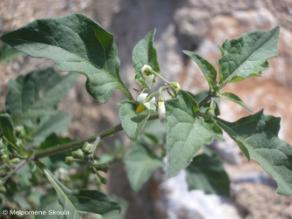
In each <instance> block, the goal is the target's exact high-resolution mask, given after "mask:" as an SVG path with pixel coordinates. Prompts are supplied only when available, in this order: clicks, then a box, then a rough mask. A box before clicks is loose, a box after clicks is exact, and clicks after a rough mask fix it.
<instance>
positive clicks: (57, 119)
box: [32, 112, 71, 145]
mask: <svg viewBox="0 0 292 219" xmlns="http://www.w3.org/2000/svg"><path fill="white" fill-rule="evenodd" d="M70 120H71V116H70V115H68V114H67V113H64V112H55V113H53V114H50V115H49V116H47V117H44V118H43V119H42V120H41V122H40V124H39V125H38V127H37V128H36V131H35V133H33V141H32V144H33V145H39V144H40V143H42V142H43V141H44V140H45V139H46V138H47V137H48V136H49V135H51V134H53V133H55V134H58V133H61V132H63V131H64V130H66V129H67V128H68V126H69V124H70Z"/></svg>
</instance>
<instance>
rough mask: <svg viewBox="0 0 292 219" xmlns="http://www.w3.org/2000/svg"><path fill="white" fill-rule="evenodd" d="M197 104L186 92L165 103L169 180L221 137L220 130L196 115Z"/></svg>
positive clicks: (181, 92)
mask: <svg viewBox="0 0 292 219" xmlns="http://www.w3.org/2000/svg"><path fill="white" fill-rule="evenodd" d="M196 104H197V103H196V102H195V100H194V98H193V97H192V96H191V95H189V94H188V93H187V92H184V91H180V92H179V94H178V96H177V98H176V99H173V100H170V101H168V102H167V103H166V126H167V134H166V149H167V167H166V171H167V174H168V176H175V175H176V174H178V172H179V171H180V170H182V169H184V168H185V167H187V166H188V165H189V163H190V162H191V160H192V159H193V157H194V156H195V155H196V153H197V152H198V151H199V150H200V148H201V147H202V146H204V145H206V144H210V143H211V142H212V141H213V140H214V139H215V138H217V137H219V136H220V135H221V130H220V128H218V127H217V126H216V125H215V124H213V123H209V122H206V121H205V120H204V119H203V118H202V117H200V116H198V115H196V114H195V113H194V110H193V109H194V105H196Z"/></svg>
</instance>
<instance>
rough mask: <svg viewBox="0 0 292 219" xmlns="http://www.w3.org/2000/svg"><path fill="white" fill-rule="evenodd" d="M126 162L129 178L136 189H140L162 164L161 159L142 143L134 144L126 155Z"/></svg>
mask: <svg viewBox="0 0 292 219" xmlns="http://www.w3.org/2000/svg"><path fill="white" fill-rule="evenodd" d="M124 163H125V166H126V170H127V172H128V179H129V181H130V185H131V187H132V189H133V190H134V191H136V192H137V191H139V190H140V189H141V187H142V186H143V184H144V183H145V182H146V181H147V180H148V179H149V178H150V176H151V175H152V174H153V172H154V171H155V170H156V169H158V168H159V167H161V166H162V162H161V160H159V159H158V158H157V157H155V156H154V155H153V154H152V153H151V151H149V150H148V149H147V148H146V147H145V146H143V145H142V144H140V143H136V144H134V145H132V150H131V151H130V152H129V153H128V154H127V155H126V156H125V158H124Z"/></svg>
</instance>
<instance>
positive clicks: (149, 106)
mask: <svg viewBox="0 0 292 219" xmlns="http://www.w3.org/2000/svg"><path fill="white" fill-rule="evenodd" d="M144 106H145V107H146V108H147V109H149V110H154V111H156V98H155V97H152V98H151V99H150V100H149V101H147V102H145V103H144Z"/></svg>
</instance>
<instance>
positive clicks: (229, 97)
mask: <svg viewBox="0 0 292 219" xmlns="http://www.w3.org/2000/svg"><path fill="white" fill-rule="evenodd" d="M220 96H221V97H223V98H225V99H227V100H230V101H232V102H234V103H237V104H238V105H240V106H242V107H243V108H244V109H245V110H246V111H248V112H250V113H252V110H251V109H250V108H249V107H248V106H247V105H246V104H245V103H244V102H243V101H242V99H241V98H240V97H239V96H237V95H236V94H234V93H229V92H224V93H222V94H220Z"/></svg>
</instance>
